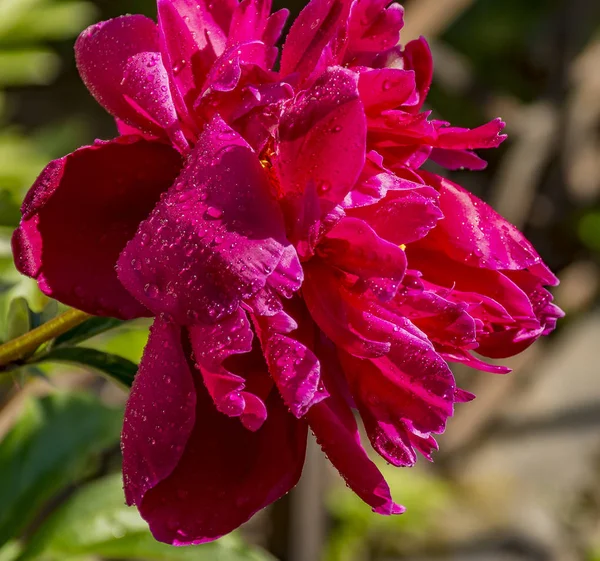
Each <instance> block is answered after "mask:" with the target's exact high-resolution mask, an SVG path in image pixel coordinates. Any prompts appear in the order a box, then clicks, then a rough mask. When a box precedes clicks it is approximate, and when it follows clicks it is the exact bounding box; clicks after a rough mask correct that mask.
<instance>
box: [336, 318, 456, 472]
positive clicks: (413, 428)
mask: <svg viewBox="0 0 600 561" xmlns="http://www.w3.org/2000/svg"><path fill="white" fill-rule="evenodd" d="M342 365H343V367H344V370H345V372H346V376H347V378H348V382H349V384H350V388H351V391H352V395H353V396H354V399H355V400H356V402H357V405H358V407H359V410H360V411H361V415H363V418H364V420H365V428H366V429H367V434H368V435H369V438H370V439H371V443H372V445H373V447H374V448H375V449H376V450H377V451H378V452H379V453H380V454H381V455H382V456H383V457H384V458H385V459H386V460H387V461H389V462H391V463H393V464H394V465H398V466H400V465H412V464H414V462H415V461H416V456H415V454H414V450H413V447H414V443H415V442H421V440H422V439H423V438H425V439H428V438H429V437H430V435H431V433H435V434H439V433H441V432H443V431H444V429H445V426H446V420H447V418H448V417H449V416H451V415H452V413H453V404H454V393H455V389H456V385H455V382H454V377H453V376H452V373H451V371H450V369H449V368H448V365H447V364H446V362H445V361H444V360H443V359H442V358H441V357H440V355H439V354H438V353H436V352H435V350H434V348H433V346H432V345H431V343H429V342H428V341H427V340H426V339H423V338H421V337H418V336H416V335H415V334H413V333H411V332H410V331H409V330H408V329H405V328H404V326H402V325H401V324H399V325H397V327H396V329H395V330H394V332H393V338H392V344H391V350H390V352H389V354H388V355H386V356H383V357H381V358H375V359H371V360H362V361H361V360H358V359H357V358H356V357H352V356H350V355H347V354H342ZM417 449H418V446H417Z"/></svg>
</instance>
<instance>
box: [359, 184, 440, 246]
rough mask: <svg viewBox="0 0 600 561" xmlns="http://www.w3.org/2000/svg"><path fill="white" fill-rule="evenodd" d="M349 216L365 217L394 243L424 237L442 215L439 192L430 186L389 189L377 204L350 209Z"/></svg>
mask: <svg viewBox="0 0 600 561" xmlns="http://www.w3.org/2000/svg"><path fill="white" fill-rule="evenodd" d="M348 216H352V217H355V218H357V219H361V220H364V221H365V222H366V223H367V224H369V226H371V228H373V229H374V230H375V231H376V232H377V234H378V235H379V236H381V237H382V238H384V239H386V240H388V241H389V242H392V243H395V244H408V243H412V242H414V241H416V240H419V239H421V238H423V237H425V236H426V235H427V234H428V233H429V232H430V231H431V230H432V229H433V228H435V226H436V225H437V224H438V221H439V220H440V219H441V218H443V215H442V211H441V210H440V207H439V203H438V194H437V193H436V191H435V190H434V189H432V188H431V187H427V186H422V187H418V186H417V187H416V188H413V189H410V190H409V189H405V190H395V191H389V192H388V194H387V196H386V197H385V198H384V199H382V200H381V201H380V202H378V203H376V204H374V205H369V206H364V207H361V208H355V209H351V210H348Z"/></svg>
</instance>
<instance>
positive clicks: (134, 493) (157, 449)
mask: <svg viewBox="0 0 600 561" xmlns="http://www.w3.org/2000/svg"><path fill="white" fill-rule="evenodd" d="M181 337H182V330H181V328H180V327H179V326H177V325H175V324H173V323H171V322H170V321H168V320H166V319H165V318H162V317H159V318H156V320H155V321H154V325H153V326H152V328H151V329H150V337H149V339H148V344H147V345H146V349H145V350H144V356H143V357H142V362H141V363H140V368H139V371H138V373H137V376H136V377H135V381H134V384H133V388H132V390H131V395H130V396H129V400H128V402H127V407H126V408H125V420H124V423H123V434H122V438H121V449H122V451H123V480H124V483H125V497H126V499H127V503H128V504H129V505H132V504H135V505H138V506H140V505H141V504H142V499H143V498H144V495H145V494H146V493H147V492H148V490H149V489H152V488H153V487H155V486H156V485H158V483H160V482H161V481H162V480H163V479H165V478H167V477H168V476H169V475H170V474H171V473H172V472H173V470H174V469H175V468H176V466H177V464H178V463H179V461H180V460H181V457H182V456H183V452H184V448H185V445H186V443H187V441H188V439H189V437H190V435H191V434H192V429H193V428H194V424H195V421H196V390H195V388H194V380H193V378H192V372H191V371H190V367H189V364H188V360H187V357H186V355H185V353H184V351H183V347H182V340H181ZM211 407H212V404H211Z"/></svg>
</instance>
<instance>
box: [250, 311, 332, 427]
mask: <svg viewBox="0 0 600 561" xmlns="http://www.w3.org/2000/svg"><path fill="white" fill-rule="evenodd" d="M290 306H292V307H293V308H298V309H297V310H295V311H296V313H295V314H294V315H295V316H297V317H298V319H299V320H300V324H301V325H300V329H299V326H298V323H296V321H295V320H294V318H293V317H292V316H291V315H289V314H288V313H287V312H286V311H281V312H279V313H278V314H277V315H274V316H269V317H266V316H263V317H255V318H254V326H255V328H256V331H257V333H258V336H259V338H260V341H261V345H262V349H263V353H264V355H265V359H266V361H267V364H268V366H269V372H270V374H271V377H272V378H273V380H274V381H275V384H276V385H277V388H278V390H279V393H280V394H281V397H282V398H283V401H284V402H285V404H286V405H287V406H288V408H289V409H290V411H291V412H292V414H293V415H295V416H296V417H297V418H299V419H300V418H302V417H303V416H304V415H305V414H306V412H307V411H308V410H309V409H310V408H311V407H313V406H314V405H315V404H317V403H319V402H321V401H323V400H324V399H325V398H326V397H328V395H329V394H328V393H327V392H326V391H325V389H324V388H323V385H322V382H321V364H320V362H319V359H318V358H317V357H316V356H315V354H314V352H313V351H312V350H311V348H310V347H312V346H314V341H315V330H314V324H313V322H312V319H311V318H310V316H309V315H308V312H307V310H306V309H305V307H304V306H300V301H299V300H294V301H293V302H291V303H290V304H288V306H287V307H288V308H290Z"/></svg>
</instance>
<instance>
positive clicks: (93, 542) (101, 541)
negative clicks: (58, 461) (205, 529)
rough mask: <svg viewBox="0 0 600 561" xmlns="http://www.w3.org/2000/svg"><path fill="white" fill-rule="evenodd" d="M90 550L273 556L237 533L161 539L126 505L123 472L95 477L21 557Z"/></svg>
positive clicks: (217, 559)
mask: <svg viewBox="0 0 600 561" xmlns="http://www.w3.org/2000/svg"><path fill="white" fill-rule="evenodd" d="M86 555H93V556H98V557H108V558H111V559H144V560H149V561H152V560H157V561H171V560H172V561H180V560H181V561H188V560H189V561H273V558H272V557H270V556H268V555H267V554H266V553H263V552H261V551H259V550H256V549H251V548H249V547H248V546H244V545H243V544H242V542H241V541H240V539H239V538H237V537H234V536H227V537H225V538H222V539H220V540H219V541H217V542H213V543H209V544H204V545H200V546H195V547H185V548H183V547H173V546H169V545H166V544H164V543H159V542H157V541H156V540H155V539H154V538H153V537H152V535H151V534H150V532H149V531H148V526H147V524H146V522H144V520H142V518H141V517H140V515H139V514H138V512H137V509H135V508H130V507H127V506H126V505H125V502H124V498H123V489H122V481H121V476H120V474H117V475H111V476H108V477H105V478H103V479H100V480H98V481H95V482H94V483H91V484H89V485H87V486H86V487H84V488H83V489H81V490H80V491H79V492H78V493H77V494H76V495H74V496H73V497H71V499H70V500H69V501H67V502H66V503H65V504H63V505H62V506H61V507H60V508H59V509H58V510H57V511H56V512H55V513H54V514H53V515H52V516H50V517H49V519H48V520H47V521H46V522H45V523H44V524H43V525H42V526H41V527H40V529H39V530H38V532H37V533H36V534H35V535H34V536H33V538H32V539H31V540H30V542H29V544H28V545H27V547H26V549H25V551H24V552H23V554H22V555H21V556H20V557H19V558H18V561H25V560H29V559H41V560H44V561H53V560H57V561H58V560H60V561H64V560H67V559H71V558H73V557H81V556H86Z"/></svg>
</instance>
